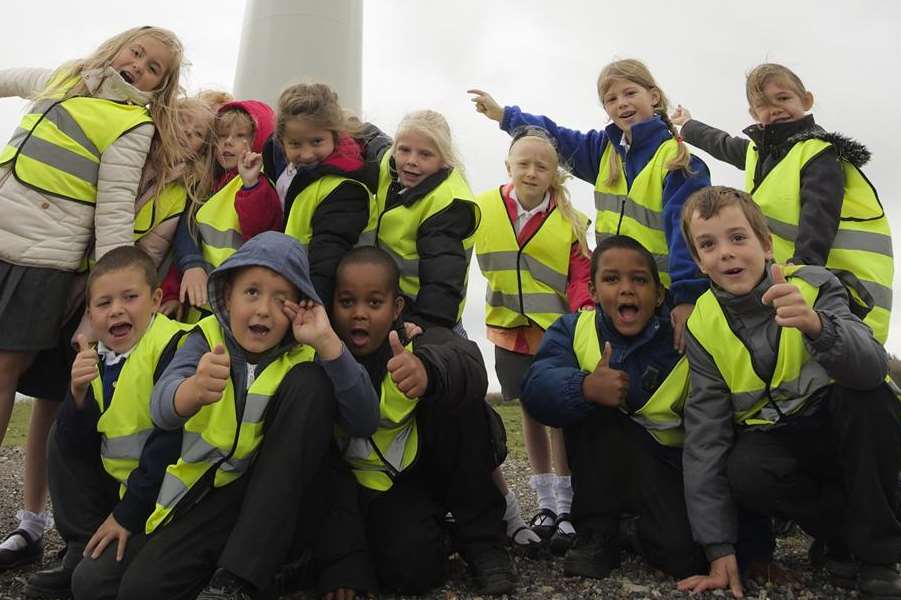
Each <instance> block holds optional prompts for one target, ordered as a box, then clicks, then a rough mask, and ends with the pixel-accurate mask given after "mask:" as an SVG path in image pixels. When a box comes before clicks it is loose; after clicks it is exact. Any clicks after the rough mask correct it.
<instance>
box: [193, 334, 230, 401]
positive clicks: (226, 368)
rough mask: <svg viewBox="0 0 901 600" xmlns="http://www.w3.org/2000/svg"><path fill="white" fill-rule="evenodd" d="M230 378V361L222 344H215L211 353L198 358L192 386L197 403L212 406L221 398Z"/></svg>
mask: <svg viewBox="0 0 901 600" xmlns="http://www.w3.org/2000/svg"><path fill="white" fill-rule="evenodd" d="M229 377H231V359H230V358H229V356H228V353H226V351H225V348H224V347H223V346H222V344H217V345H216V347H215V348H213V351H212V352H207V353H206V354H204V355H203V356H202V357H200V362H199V363H197V374H195V375H194V385H195V388H196V391H197V402H198V403H199V404H201V405H206V404H213V403H214V402H218V401H219V400H220V399H221V398H222V392H224V391H225V387H226V386H227V385H228V379H229Z"/></svg>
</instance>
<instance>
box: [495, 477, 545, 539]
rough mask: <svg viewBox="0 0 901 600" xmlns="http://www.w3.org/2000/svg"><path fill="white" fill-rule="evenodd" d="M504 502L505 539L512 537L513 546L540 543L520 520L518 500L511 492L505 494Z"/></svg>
mask: <svg viewBox="0 0 901 600" xmlns="http://www.w3.org/2000/svg"><path fill="white" fill-rule="evenodd" d="M504 501H505V502H506V503H507V510H506V511H504V521H505V522H506V524H507V537H512V538H513V542H514V543H515V544H537V543H539V542H541V538H540V537H538V534H537V533H535V532H534V531H532V530H531V529H529V527H528V526H527V525H526V522H525V521H523V520H522V511H521V510H520V508H519V499H517V497H516V494H515V493H513V490H510V491H508V492H507V495H506V496H504Z"/></svg>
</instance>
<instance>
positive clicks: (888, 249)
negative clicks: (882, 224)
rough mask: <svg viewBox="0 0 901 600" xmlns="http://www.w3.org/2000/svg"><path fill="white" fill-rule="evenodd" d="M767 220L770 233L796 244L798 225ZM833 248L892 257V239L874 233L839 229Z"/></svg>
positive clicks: (771, 219) (768, 218)
mask: <svg viewBox="0 0 901 600" xmlns="http://www.w3.org/2000/svg"><path fill="white" fill-rule="evenodd" d="M766 220H767V225H769V227H770V231H772V232H773V233H774V234H775V235H777V236H779V237H781V238H782V239H784V240H787V241H790V242H792V243H794V241H795V240H796V239H797V238H798V226H797V225H791V224H789V223H785V222H783V221H777V220H776V219H773V218H772V217H767V219H766ZM832 247H833V248H839V249H841V250H864V251H866V252H874V253H876V254H882V255H885V256H888V257H891V256H892V238H891V237H889V236H887V235H883V234H881V233H874V232H872V231H854V230H850V229H839V230H838V231H837V232H836V234H835V240H833V242H832Z"/></svg>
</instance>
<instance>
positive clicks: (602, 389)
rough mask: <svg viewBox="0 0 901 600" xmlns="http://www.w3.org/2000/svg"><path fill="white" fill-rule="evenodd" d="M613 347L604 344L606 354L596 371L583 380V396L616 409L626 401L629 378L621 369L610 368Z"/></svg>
mask: <svg viewBox="0 0 901 600" xmlns="http://www.w3.org/2000/svg"><path fill="white" fill-rule="evenodd" d="M611 356H613V347H612V346H610V342H605V343H604V354H603V355H601V360H599V361H598V364H597V366H596V367H595V368H594V371H592V372H591V373H589V374H588V375H586V376H585V379H583V380H582V395H583V396H585V399H586V400H588V401H589V402H594V403H595V404H599V405H601V406H606V407H608V408H615V407H617V406H619V405H621V404H622V403H623V402H625V401H626V394H628V392H629V376H628V375H627V374H626V373H625V372H624V371H620V370H619V369H611V368H610V358H611Z"/></svg>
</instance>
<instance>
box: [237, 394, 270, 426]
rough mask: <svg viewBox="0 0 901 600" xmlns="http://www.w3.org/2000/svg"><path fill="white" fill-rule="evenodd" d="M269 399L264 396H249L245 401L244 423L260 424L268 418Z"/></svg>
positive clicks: (242, 418) (242, 419)
mask: <svg viewBox="0 0 901 600" xmlns="http://www.w3.org/2000/svg"><path fill="white" fill-rule="evenodd" d="M269 398H271V396H266V395H263V394H247V399H246V400H245V401H244V415H243V416H242V417H241V421H242V422H243V423H259V422H260V421H262V420H263V417H264V416H266V407H267V406H268V405H269Z"/></svg>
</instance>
